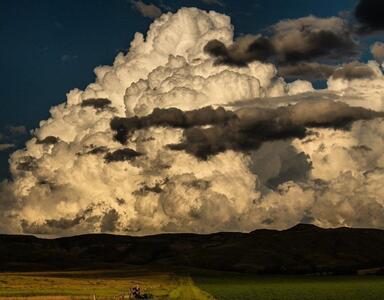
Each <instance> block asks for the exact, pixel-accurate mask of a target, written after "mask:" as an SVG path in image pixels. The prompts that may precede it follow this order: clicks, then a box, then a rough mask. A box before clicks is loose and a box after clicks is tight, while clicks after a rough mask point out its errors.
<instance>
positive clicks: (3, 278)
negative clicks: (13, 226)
mask: <svg viewBox="0 0 384 300" xmlns="http://www.w3.org/2000/svg"><path fill="white" fill-rule="evenodd" d="M135 286H139V287H140V290H141V293H142V294H148V295H151V299H186V300H188V299H191V300H193V299H198V300H200V299H201V300H206V299H212V298H211V297H210V296H209V295H208V294H207V293H205V292H203V291H201V290H200V289H198V288H197V287H196V286H194V284H193V282H192V280H191V279H190V278H189V277H185V276H177V275H175V274H174V273H171V272H162V271H153V270H148V269H143V268H137V269H136V268H130V269H124V270H120V271H73V272H31V273H29V272H28V273H27V272H23V273H0V299H1V300H4V299H6V300H21V299H28V300H48V299H52V300H80V299H99V300H100V299H104V300H107V299H108V300H109V299H123V298H122V297H121V296H125V298H124V299H128V295H129V291H130V289H131V288H133V287H135ZM119 297H120V298H119Z"/></svg>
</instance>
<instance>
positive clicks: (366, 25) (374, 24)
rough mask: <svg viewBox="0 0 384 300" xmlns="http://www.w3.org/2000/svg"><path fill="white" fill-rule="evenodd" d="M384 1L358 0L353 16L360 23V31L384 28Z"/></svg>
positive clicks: (366, 31) (367, 31) (368, 31)
mask: <svg viewBox="0 0 384 300" xmlns="http://www.w3.org/2000/svg"><path fill="white" fill-rule="evenodd" d="M383 13H384V1H382V0H360V1H359V4H358V5H357V6H356V9H355V17H356V19H357V21H358V22H359V23H360V27H359V29H358V31H359V32H360V33H370V32H374V31H381V30H384V18H383Z"/></svg>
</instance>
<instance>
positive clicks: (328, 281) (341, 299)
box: [194, 274, 384, 300]
mask: <svg viewBox="0 0 384 300" xmlns="http://www.w3.org/2000/svg"><path fill="white" fill-rule="evenodd" d="M194 282H195V284H196V285H197V286H198V287H199V288H201V289H202V290H204V291H206V292H208V293H210V294H211V295H213V296H215V297H216V298H217V299H220V300H229V299H230V300H240V299H241V300H248V299H249V300H250V299H252V300H383V299H384V276H381V277H374V276H350V277H336V276H335V277H326V276H324V277H323V276H300V277H288V276H286V277H255V276H244V275H228V274H225V275H224V274H221V276H217V275H215V276H212V275H211V276H195V277H194Z"/></svg>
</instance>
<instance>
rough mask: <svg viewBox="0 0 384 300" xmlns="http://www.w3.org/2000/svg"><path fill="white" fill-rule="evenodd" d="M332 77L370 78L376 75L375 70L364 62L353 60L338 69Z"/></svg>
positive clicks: (349, 78)
mask: <svg viewBox="0 0 384 300" xmlns="http://www.w3.org/2000/svg"><path fill="white" fill-rule="evenodd" d="M332 77H333V78H335V79H337V78H342V79H347V80H353V79H371V78H374V77H376V74H375V72H374V71H373V70H372V68H370V67H369V66H367V65H366V64H363V63H360V62H357V61H354V62H351V63H349V64H346V65H344V66H342V67H340V68H338V69H336V70H335V72H334V73H333V75H332Z"/></svg>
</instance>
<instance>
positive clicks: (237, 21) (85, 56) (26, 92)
mask: <svg viewBox="0 0 384 300" xmlns="http://www.w3.org/2000/svg"><path fill="white" fill-rule="evenodd" d="M145 2H146V3H153V4H155V5H156V6H158V7H160V8H161V9H162V10H163V11H166V10H170V11H175V10H177V9H178V8H180V7H183V6H196V7H199V8H202V9H214V10H216V11H218V12H223V13H225V14H227V15H230V16H231V18H232V22H233V24H234V26H235V29H236V34H238V35H240V34H244V33H257V32H259V31H261V30H263V29H265V28H266V27H268V26H270V25H272V24H274V23H276V22H277V21H279V20H281V19H286V18H299V17H303V16H307V15H310V14H312V15H316V16H319V17H330V16H335V15H339V14H340V13H341V12H344V13H345V12H352V11H353V9H354V7H355V5H356V2H357V1H356V0H337V1H335V0H321V1H319V0H289V1H287V0H257V1H256V0H255V1H246V0H243V1H240V0H227V1H224V0H220V2H222V3H223V5H219V4H218V3H213V2H215V1H212V4H206V3H205V2H207V1H202V0H179V1H177V0H169V1H166V0H162V1H160V0H159V1H156V0H151V1H145ZM208 2H209V1H208ZM151 22H152V20H151V19H149V18H145V17H143V16H142V15H141V14H140V13H139V12H138V11H136V10H135V9H134V8H133V6H132V4H131V2H129V1H127V0H108V1H106V0H66V1H64V0H61V1H59V0H35V1H30V0H2V1H1V2H0V45H1V47H0V67H1V71H2V72H1V73H0V82H1V85H0V103H1V109H0V133H2V135H3V136H4V135H9V132H7V127H8V126H19V125H23V126H25V127H26V128H27V129H28V130H30V129H33V128H36V127H38V123H39V121H40V120H43V119H46V118H47V117H49V108H50V107H51V106H53V105H57V104H58V103H61V102H64V101H65V99H66V96H65V95H66V93H67V92H68V91H69V90H71V89H73V88H76V87H77V88H81V89H83V88H84V87H85V86H86V85H87V84H88V83H90V82H92V81H93V80H94V74H93V69H94V67H96V66H98V65H104V64H111V63H112V62H113V59H114V57H115V56H116V54H117V53H118V52H119V51H121V50H126V49H127V48H128V47H129V43H130V41H131V39H132V37H133V35H134V33H135V32H137V31H139V32H146V31H147V28H148V26H149V24H150V23H151ZM372 39H373V38H372V37H370V38H367V39H366V40H363V41H362V44H363V45H364V44H366V46H367V45H369V43H370V42H371V40H372ZM366 48H367V49H368V47H366ZM368 58H369V54H368V51H367V50H366V51H365V52H364V55H363V60H366V59H368ZM27 136H28V135H24V136H19V137H17V138H16V137H8V141H9V142H12V143H16V144H17V147H22V146H23V143H24V141H25V140H26V138H27ZM3 139H4V138H3ZM3 142H4V140H3ZM0 143H1V141H0ZM11 152H12V151H11V150H9V151H0V178H4V177H5V176H7V174H8V173H7V160H8V156H9V154H10V153H11Z"/></svg>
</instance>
